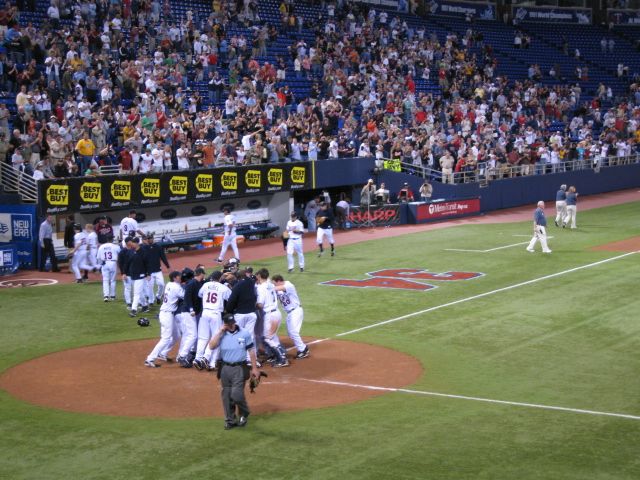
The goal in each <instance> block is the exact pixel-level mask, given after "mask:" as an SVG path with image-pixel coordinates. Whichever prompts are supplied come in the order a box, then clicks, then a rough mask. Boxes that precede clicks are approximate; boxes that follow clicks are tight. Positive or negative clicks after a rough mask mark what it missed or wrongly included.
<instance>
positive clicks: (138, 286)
mask: <svg viewBox="0 0 640 480" xmlns="http://www.w3.org/2000/svg"><path fill="white" fill-rule="evenodd" d="M146 283H147V279H146V278H136V279H134V280H133V301H132V302H131V310H137V309H138V305H140V306H142V307H146V306H147V299H146V297H145V288H146V286H145V284H146Z"/></svg>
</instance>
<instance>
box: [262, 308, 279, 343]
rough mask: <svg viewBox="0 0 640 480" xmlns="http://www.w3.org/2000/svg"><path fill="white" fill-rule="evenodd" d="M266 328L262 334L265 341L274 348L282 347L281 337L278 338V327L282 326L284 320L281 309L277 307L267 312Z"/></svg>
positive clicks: (265, 318) (265, 315) (265, 317)
mask: <svg viewBox="0 0 640 480" xmlns="http://www.w3.org/2000/svg"><path fill="white" fill-rule="evenodd" d="M263 322H264V329H263V333H262V335H263V336H264V343H266V344H267V345H269V346H270V347H271V348H273V349H274V350H278V348H280V339H279V338H278V328H280V322H282V315H281V314H280V310H278V309H276V310H275V311H273V312H269V313H267V312H265V314H264V318H263Z"/></svg>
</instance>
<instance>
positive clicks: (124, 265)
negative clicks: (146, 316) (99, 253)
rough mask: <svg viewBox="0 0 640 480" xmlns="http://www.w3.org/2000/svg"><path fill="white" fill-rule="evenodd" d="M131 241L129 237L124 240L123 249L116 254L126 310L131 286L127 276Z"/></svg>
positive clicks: (129, 299) (128, 304)
mask: <svg viewBox="0 0 640 480" xmlns="http://www.w3.org/2000/svg"><path fill="white" fill-rule="evenodd" d="M132 240H133V239H132V238H131V237H127V238H125V239H124V244H125V248H123V249H122V250H120V253H119V254H118V269H119V270H120V275H121V276H122V286H123V289H124V291H123V297H124V303H126V305H127V309H128V310H130V309H131V287H132V285H133V282H132V281H131V278H129V277H128V276H127V270H128V269H129V260H131V255H132V253H133V241H132Z"/></svg>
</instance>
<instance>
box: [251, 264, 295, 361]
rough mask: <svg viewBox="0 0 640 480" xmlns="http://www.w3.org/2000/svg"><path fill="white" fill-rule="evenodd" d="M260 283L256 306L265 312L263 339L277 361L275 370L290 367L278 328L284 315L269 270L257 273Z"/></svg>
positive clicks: (263, 269) (261, 270)
mask: <svg viewBox="0 0 640 480" xmlns="http://www.w3.org/2000/svg"><path fill="white" fill-rule="evenodd" d="M256 281H257V282H258V299H257V303H256V306H257V307H258V308H259V309H262V312H263V322H264V328H263V337H264V343H265V344H266V345H267V346H268V347H269V349H270V350H271V352H270V353H272V354H273V355H274V356H275V358H276V360H275V363H274V364H273V366H274V368H280V367H288V366H289V361H288V360H287V352H286V350H285V349H284V347H283V346H282V345H281V344H280V339H279V338H278V328H279V327H280V322H281V321H282V315H281V314H280V310H278V296H277V293H276V289H275V286H274V285H273V283H271V282H270V281H269V270H267V269H266V268H261V269H260V270H258V271H257V272H256Z"/></svg>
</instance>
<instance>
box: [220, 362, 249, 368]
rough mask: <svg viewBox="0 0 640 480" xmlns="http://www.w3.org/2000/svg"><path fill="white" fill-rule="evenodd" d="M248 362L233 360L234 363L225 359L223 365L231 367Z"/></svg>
mask: <svg viewBox="0 0 640 480" xmlns="http://www.w3.org/2000/svg"><path fill="white" fill-rule="evenodd" d="M246 364H247V362H246V361H244V362H233V363H230V362H225V361H224V360H223V361H222V365H223V366H224V365H227V366H229V367H239V366H240V365H246Z"/></svg>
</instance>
